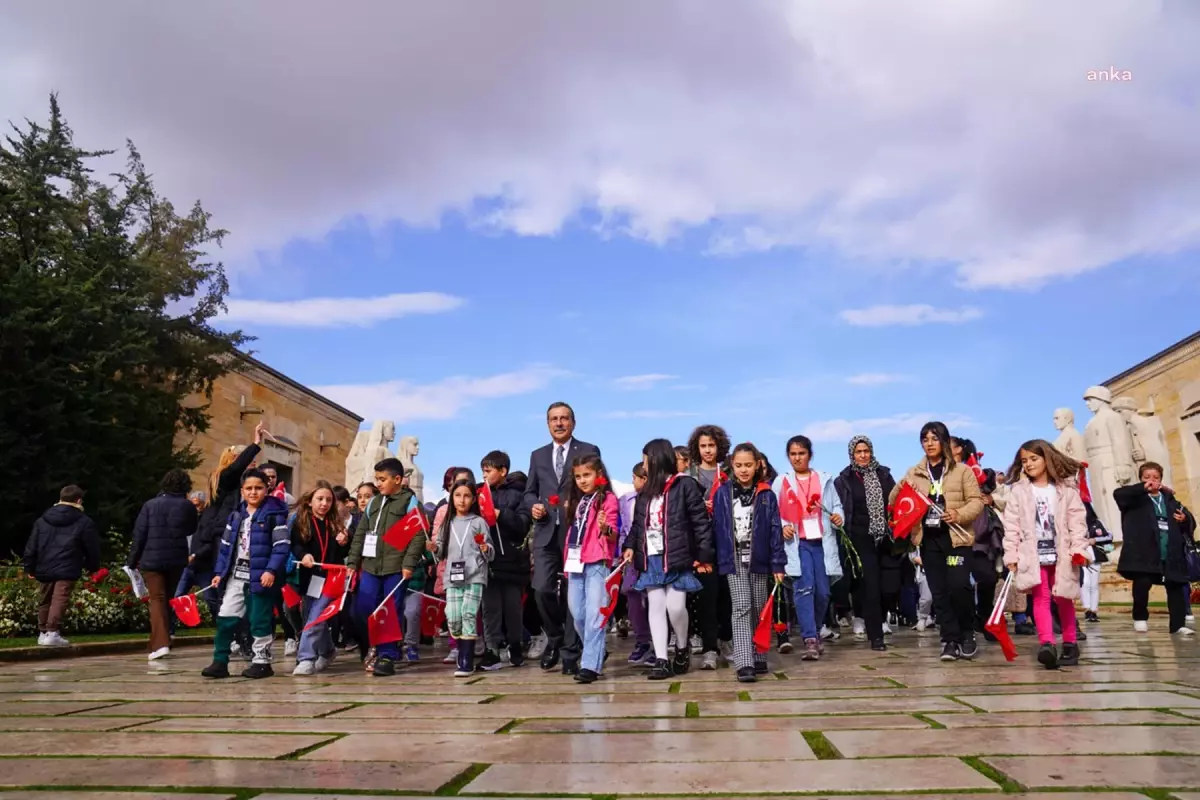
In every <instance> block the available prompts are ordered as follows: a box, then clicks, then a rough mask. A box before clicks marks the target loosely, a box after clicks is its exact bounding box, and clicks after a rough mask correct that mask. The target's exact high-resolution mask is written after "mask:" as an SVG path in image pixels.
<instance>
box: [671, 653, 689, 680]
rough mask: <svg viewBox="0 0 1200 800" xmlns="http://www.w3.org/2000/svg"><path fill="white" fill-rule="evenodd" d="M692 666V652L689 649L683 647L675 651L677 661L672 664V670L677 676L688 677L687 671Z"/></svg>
mask: <svg viewBox="0 0 1200 800" xmlns="http://www.w3.org/2000/svg"><path fill="white" fill-rule="evenodd" d="M691 666H692V651H691V650H690V649H689V648H687V647H681V648H679V649H678V650H676V651H675V660H674V661H673V662H671V670H672V671H673V672H674V673H675V674H676V675H686V674H687V671H688V670H689V669H691Z"/></svg>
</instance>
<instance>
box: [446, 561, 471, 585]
mask: <svg viewBox="0 0 1200 800" xmlns="http://www.w3.org/2000/svg"><path fill="white" fill-rule="evenodd" d="M446 575H447V577H448V578H449V579H450V582H451V583H463V582H464V581H466V579H467V562H465V561H452V562H450V569H448V570H446Z"/></svg>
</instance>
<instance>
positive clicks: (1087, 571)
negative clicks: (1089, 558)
mask: <svg viewBox="0 0 1200 800" xmlns="http://www.w3.org/2000/svg"><path fill="white" fill-rule="evenodd" d="M1082 603H1083V610H1084V611H1099V610H1100V565H1099V564H1094V565H1092V566H1088V567H1084V568H1083V598H1082Z"/></svg>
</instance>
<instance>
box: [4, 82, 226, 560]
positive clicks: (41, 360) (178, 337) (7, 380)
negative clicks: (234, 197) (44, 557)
mask: <svg viewBox="0 0 1200 800" xmlns="http://www.w3.org/2000/svg"><path fill="white" fill-rule="evenodd" d="M11 127H12V133H11V134H10V135H9V136H7V137H6V139H5V141H4V142H3V143H0V491H3V492H4V494H5V495H6V496H7V497H8V498H9V502H8V503H6V504H5V505H6V509H5V513H3V514H0V553H4V552H8V551H10V550H11V551H17V552H20V549H21V548H22V547H23V546H24V541H25V538H26V536H27V535H28V533H29V529H30V526H31V525H32V523H33V520H34V519H35V518H36V517H37V515H38V514H40V513H42V511H44V510H45V508H46V507H47V506H48V505H50V504H52V503H53V502H55V501H56V500H57V492H58V489H59V488H60V487H61V486H63V485H65V484H68V483H76V484H79V485H80V486H82V487H83V488H84V489H85V490H86V492H87V497H86V499H85V501H84V502H85V508H86V509H87V511H88V513H89V514H91V515H92V516H93V518H94V519H95V520H96V522H97V524H98V525H99V526H100V529H101V530H102V531H107V530H113V531H117V532H119V533H128V531H129V530H130V528H131V526H132V521H133V518H134V516H135V514H136V512H137V509H138V508H139V507H140V505H141V503H143V502H144V501H145V500H147V499H149V498H150V497H152V496H153V495H154V494H155V492H156V488H157V485H158V481H159V480H160V479H161V477H162V475H163V474H164V473H165V472H166V471H167V470H168V469H171V468H173V467H184V468H188V467H194V466H195V465H196V464H197V457H196V454H195V453H194V452H191V451H187V450H182V451H181V450H177V449H176V448H175V446H174V442H175V437H176V433H177V432H179V431H188V432H197V431H202V430H204V428H205V427H206V425H207V419H208V418H207V414H206V407H200V408H196V407H192V408H186V407H184V406H183V405H182V404H181V401H182V400H183V399H184V398H185V397H187V396H189V395H191V394H192V393H195V392H201V393H204V394H206V395H208V394H210V393H211V390H212V385H213V381H214V380H215V379H216V378H217V377H219V376H220V375H221V374H223V373H224V372H225V371H226V370H227V369H228V367H229V365H230V357H231V356H232V355H233V354H234V353H235V351H236V348H237V347H238V346H239V345H241V344H242V343H243V342H245V341H246V340H247V338H246V337H245V336H244V335H243V334H242V333H241V332H240V331H236V332H233V333H223V332H221V331H218V330H216V329H214V328H213V327H212V326H211V324H210V322H211V320H212V319H213V317H214V316H215V315H217V314H218V313H220V312H221V311H222V310H223V309H224V298H225V295H226V294H227V293H228V290H229V285H228V282H227V281H226V278H225V271H224V268H223V266H222V265H221V264H220V263H219V262H215V261H212V260H210V257H209V255H208V253H209V251H210V250H211V249H214V248H215V247H217V246H219V245H220V242H221V239H222V237H223V236H224V235H225V231H223V230H221V229H217V228H213V227H211V224H210V223H211V220H210V215H209V214H208V213H207V212H206V211H204V209H203V208H202V207H201V206H200V204H199V203H196V204H195V205H194V206H192V208H191V210H190V211H189V212H188V213H187V214H186V215H184V216H180V215H179V214H177V213H176V211H175V209H174V207H173V206H172V205H171V203H170V202H169V201H167V200H166V199H165V198H163V197H161V196H159V194H158V193H157V192H156V191H155V188H154V184H153V182H152V180H151V177H150V175H149V174H148V173H147V172H146V169H145V166H144V165H143V164H142V159H141V157H140V155H139V154H138V152H137V150H136V149H135V148H134V146H133V144H132V143H127V144H126V152H127V157H126V164H125V168H124V170H123V171H121V172H120V173H118V174H116V175H113V176H111V179H110V180H109V181H108V182H103V181H100V180H98V179H96V178H95V177H94V175H93V173H92V170H91V169H89V167H88V164H89V163H94V162H95V159H98V158H102V157H105V156H109V155H111V154H112V153H113V152H114V151H87V150H83V149H81V148H79V147H77V146H76V145H75V142H74V137H73V134H72V132H71V129H70V128H69V127H68V125H67V123H66V121H65V120H64V119H63V116H62V113H61V112H60V110H59V106H58V100H57V98H56V97H54V96H51V98H50V117H49V121H48V123H47V124H45V125H42V124H38V123H34V122H29V121H26V123H25V124H24V125H23V126H20V125H16V124H13V125H12V126H11Z"/></svg>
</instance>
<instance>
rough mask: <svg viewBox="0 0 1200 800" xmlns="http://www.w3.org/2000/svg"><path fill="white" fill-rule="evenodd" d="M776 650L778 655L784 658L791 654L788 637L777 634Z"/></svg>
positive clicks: (783, 634)
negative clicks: (777, 645)
mask: <svg viewBox="0 0 1200 800" xmlns="http://www.w3.org/2000/svg"><path fill="white" fill-rule="evenodd" d="M778 649H779V652H780V654H782V655H785V656H786V655H787V654H788V653H790V652H792V650H793V649H794V648H793V647H792V643H791V641H789V639H788V635H787V634H786V633H781V634H779V648H778Z"/></svg>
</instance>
